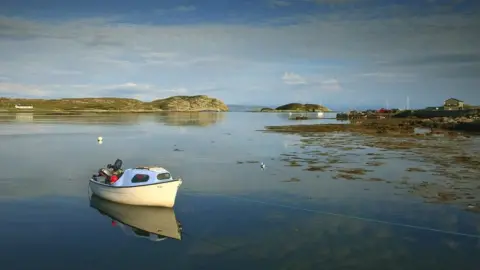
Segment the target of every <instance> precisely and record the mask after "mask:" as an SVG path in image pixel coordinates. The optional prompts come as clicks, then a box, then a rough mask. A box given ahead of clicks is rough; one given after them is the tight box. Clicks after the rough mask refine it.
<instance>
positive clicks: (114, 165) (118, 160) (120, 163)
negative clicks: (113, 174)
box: [107, 158, 123, 171]
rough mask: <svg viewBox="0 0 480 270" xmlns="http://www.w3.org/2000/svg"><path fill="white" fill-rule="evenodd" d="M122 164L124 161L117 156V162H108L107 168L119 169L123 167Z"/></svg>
mask: <svg viewBox="0 0 480 270" xmlns="http://www.w3.org/2000/svg"><path fill="white" fill-rule="evenodd" d="M122 165H123V161H122V160H121V159H118V158H117V160H115V163H114V164H113V165H112V164H108V165H107V168H108V169H112V170H113V171H118V170H120V169H121V168H122Z"/></svg>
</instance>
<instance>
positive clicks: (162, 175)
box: [157, 173, 170, 180]
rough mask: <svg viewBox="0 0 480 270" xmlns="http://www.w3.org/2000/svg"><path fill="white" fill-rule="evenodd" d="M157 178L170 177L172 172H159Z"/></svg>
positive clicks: (164, 178)
mask: <svg viewBox="0 0 480 270" xmlns="http://www.w3.org/2000/svg"><path fill="white" fill-rule="evenodd" d="M157 179H158V180H166V179H170V174H169V173H159V174H157Z"/></svg>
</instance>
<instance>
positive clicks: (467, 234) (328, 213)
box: [181, 192, 480, 239]
mask: <svg viewBox="0 0 480 270" xmlns="http://www.w3.org/2000/svg"><path fill="white" fill-rule="evenodd" d="M189 193H190V194H189ZM181 194H185V195H187V196H188V195H193V194H208V195H213V196H218V197H225V198H230V199H238V200H243V201H248V202H252V203H259V204H264V205H269V206H277V207H281V208H286V209H291V210H298V211H304V212H310V213H314V214H320V215H329V216H336V217H342V218H349V219H355V220H360V221H365V222H373V223H379V224H385V225H391V226H397V227H404V228H410V229H417V230H423V231H430V232H436V233H443V234H449V235H455V236H463V237H470V238H476V239H480V235H478V234H470V233H461V232H454V231H447V230H442V229H435V228H431V227H424V226H417V225H410V224H406V223H399V222H392V221H386V220H380V219H374V218H365V217H359V216H353V215H347V214H340V213H334V212H327V211H321V210H316V209H309V208H303V207H297V206H291V205H286V204H280V203H275V202H267V201H261V200H256V199H250V198H246V197H242V196H230V195H225V194H219V193H206V192H182V193H181Z"/></svg>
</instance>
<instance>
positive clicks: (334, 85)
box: [321, 79, 343, 91]
mask: <svg viewBox="0 0 480 270" xmlns="http://www.w3.org/2000/svg"><path fill="white" fill-rule="evenodd" d="M321 89H322V90H326V91H341V90H343V88H342V86H341V85H340V82H339V81H338V80H337V79H328V80H324V81H322V82H321Z"/></svg>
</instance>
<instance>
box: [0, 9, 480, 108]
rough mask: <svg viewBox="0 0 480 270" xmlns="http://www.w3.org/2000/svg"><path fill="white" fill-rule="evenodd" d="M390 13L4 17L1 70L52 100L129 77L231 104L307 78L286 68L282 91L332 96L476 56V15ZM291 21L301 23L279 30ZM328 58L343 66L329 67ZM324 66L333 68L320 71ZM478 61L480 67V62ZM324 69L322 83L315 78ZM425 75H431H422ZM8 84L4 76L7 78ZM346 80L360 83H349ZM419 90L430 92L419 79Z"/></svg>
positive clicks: (101, 89) (288, 77)
mask: <svg viewBox="0 0 480 270" xmlns="http://www.w3.org/2000/svg"><path fill="white" fill-rule="evenodd" d="M277 2H278V1H277ZM285 2H286V1H285ZM317 2H318V1H317ZM330 2H332V1H330ZM337 2H338V1H337ZM177 8H178V7H177ZM191 9H192V8H186V7H183V8H178V11H181V10H184V11H187V10H191ZM170 11H171V12H174V11H173V9H172V10H170ZM388 14H396V13H395V9H393V8H392V9H391V10H385V9H382V8H377V9H369V10H367V9H360V10H358V9H356V10H348V12H346V11H345V12H344V13H336V14H333V15H324V16H317V15H316V14H313V15H300V16H297V15H291V16H289V17H288V18H285V17H282V18H275V19H273V18H271V17H270V18H267V19H265V20H264V21H262V22H256V25H254V24H253V23H250V24H249V25H240V24H239V23H235V24H233V23H232V24H220V23H219V24H213V23H210V24H196V25H153V24H133V23H119V22H118V21H117V19H119V17H118V16H113V17H103V18H85V19H81V20H78V19H76V20H69V21H65V22H62V23H58V22H55V23H49V22H45V21H35V20H26V19H22V18H13V17H5V16H0V40H1V42H0V75H1V77H5V78H9V80H8V82H9V83H12V84H13V83H15V84H17V86H16V87H20V88H18V89H23V90H24V91H25V93H27V92H28V91H34V92H33V93H37V94H39V92H35V91H43V92H44V93H47V94H49V95H53V96H62V95H63V96H70V95H80V94H83V95H87V94H88V95H90V94H92V95H93V94H96V92H95V91H98V93H105V91H107V90H108V89H111V88H109V87H108V86H116V87H118V86H119V85H122V84H124V82H126V81H127V82H128V81H131V82H135V83H136V86H135V87H134V86H132V85H123V86H122V87H123V88H124V89H123V90H125V91H124V92H125V93H126V92H127V91H126V90H131V91H140V92H141V91H143V92H142V93H144V94H145V95H147V93H149V94H148V95H150V96H155V95H156V93H157V92H158V93H163V92H162V91H166V90H165V89H167V90H168V89H181V88H184V89H188V93H192V94H196V93H201V91H203V90H205V91H206V89H207V88H208V87H206V86H207V85H208V86H210V85H215V87H214V88H215V89H224V90H223V91H224V92H223V94H222V93H220V92H215V94H218V95H220V96H222V95H223V97H230V98H231V100H228V99H227V102H233V103H234V102H235V99H236V98H238V97H241V96H242V94H241V92H242V91H247V90H246V89H251V86H252V85H255V86H257V87H259V88H260V89H265V90H268V89H270V88H274V87H276V86H279V85H281V84H282V82H281V81H279V78H278V77H279V76H278V74H282V73H283V72H284V71H285V70H295V72H297V73H299V74H302V76H300V75H299V74H296V73H291V72H286V73H285V74H284V75H283V78H282V80H283V84H284V87H285V88H281V89H284V90H282V91H283V93H278V94H277V96H278V97H280V96H281V95H283V94H285V95H287V94H288V92H289V90H291V89H292V88H298V87H299V86H301V87H305V88H308V87H312V89H313V90H312V91H314V89H318V88H320V89H323V90H332V91H331V92H332V95H333V94H334V92H338V90H341V89H342V88H343V87H345V88H348V89H350V88H352V87H353V88H355V90H356V91H358V92H362V91H373V90H371V89H374V88H375V83H376V82H378V81H384V82H388V83H400V82H404V81H414V80H415V81H418V82H421V83H427V82H429V81H434V79H438V80H442V79H443V78H444V77H445V76H444V75H443V74H446V73H448V74H452V75H451V76H452V77H453V76H456V74H457V73H455V72H457V68H458V66H455V65H451V64H449V63H446V62H443V63H440V64H436V65H435V66H436V68H435V69H428V70H427V69H425V68H421V67H420V66H419V65H414V64H413V63H412V62H410V63H411V64H408V65H407V64H403V66H396V65H395V63H398V62H401V60H404V59H416V58H420V57H424V56H425V55H451V54H465V55H469V54H472V55H473V54H478V48H479V47H480V39H479V38H478V35H476V32H477V30H478V28H480V20H479V19H477V18H475V17H474V16H462V15H461V14H447V13H438V14H430V15H426V16H423V17H411V16H408V15H405V13H400V14H401V15H398V16H386V15H388ZM377 15H384V16H377ZM372 18H375V19H372ZM285 21H291V22H295V24H292V25H287V26H285V25H283V26H281V27H278V26H274V24H277V23H278V22H282V23H284V22H285ZM431 59H433V58H431ZM427 60H428V59H427ZM328 61H333V62H338V63H339V64H337V66H336V67H335V69H333V68H331V69H329V68H328V66H329V63H328ZM437 61H438V60H437ZM324 62H326V63H324ZM312 63H313V64H312ZM385 63H389V65H385ZM321 65H325V66H326V68H324V69H322V70H321V72H320V71H319V69H320V68H319V67H320V66H321ZM470 65H472V68H471V70H473V71H475V65H477V66H478V64H476V63H471V64H470ZM379 66H382V67H381V68H379ZM462 68H464V69H467V68H470V66H463V67H462ZM306 69H308V71H305V70H306ZM379 70H381V72H380V71H379ZM440 70H441V72H440ZM320 73H321V74H322V76H321V79H318V78H315V76H316V75H315V74H320ZM305 74H309V75H308V76H307V75H305ZM312 74H313V75H312ZM357 74H364V75H357ZM394 74H396V75H394ZM399 74H415V76H410V77H409V76H407V75H405V76H401V75H399ZM438 74H442V76H438ZM462 74H464V76H466V75H465V74H471V75H470V77H471V78H472V80H473V79H475V78H476V77H475V76H473V75H474V74H475V73H474V72H466V71H465V70H462ZM427 76H429V78H430V79H429V80H426V79H424V78H425V77H427ZM435 76H437V77H435ZM317 77H320V76H317ZM477 77H478V76H477ZM332 78H335V79H332ZM422 78H423V79H422ZM353 81H355V83H353ZM0 82H3V83H6V80H4V79H1V78H0ZM340 82H341V83H340ZM346 82H349V83H350V82H352V83H351V84H349V85H348V86H347V85H346ZM358 82H360V83H358ZM86 83H88V84H89V86H88V87H87V88H85V89H86V90H85V92H81V93H80V92H78V91H77V92H75V93H73V90H76V89H77V88H75V87H72V86H73V85H84V84H86ZM342 84H343V85H344V86H342ZM52 85H60V86H61V87H52ZM445 85H446V84H443V83H442V84H441V86H443V87H446V86H445ZM4 86H5V85H3V86H2V87H4ZM147 86H149V87H147ZM315 87H317V88H315ZM411 87H413V86H411ZM416 87H417V88H416V89H425V87H424V85H420V84H419V85H417V86H416ZM457 88H458V87H457ZM35 89H37V90H35ZM412 89H413V88H412ZM445 89H446V90H445V91H447V90H448V91H451V92H452V93H453V92H454V91H455V89H454V88H453V87H450V88H448V89H447V88H445ZM23 90H22V91H23ZM27 90H28V91H27ZM333 90H336V91H333ZM2 91H3V92H5V91H6V89H5V88H2ZM196 91H199V92H196ZM412 91H414V90H412ZM421 91H425V90H421ZM20 92H21V91H20ZM140 92H139V93H140ZM227 92H228V93H227ZM165 93H168V92H165ZM479 103H480V102H479Z"/></svg>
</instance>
